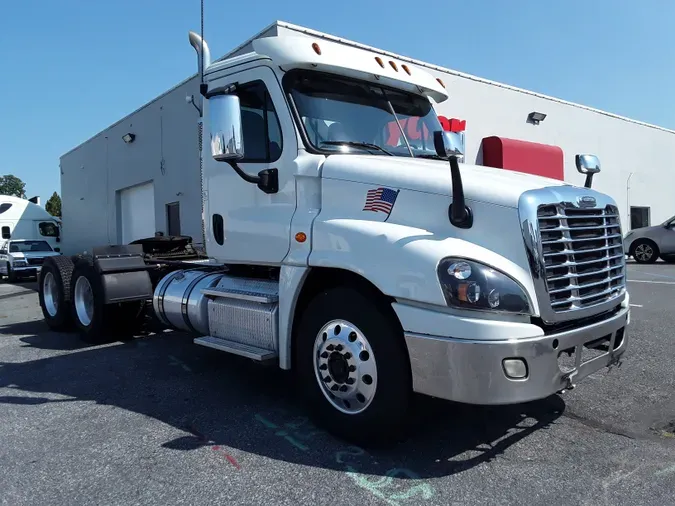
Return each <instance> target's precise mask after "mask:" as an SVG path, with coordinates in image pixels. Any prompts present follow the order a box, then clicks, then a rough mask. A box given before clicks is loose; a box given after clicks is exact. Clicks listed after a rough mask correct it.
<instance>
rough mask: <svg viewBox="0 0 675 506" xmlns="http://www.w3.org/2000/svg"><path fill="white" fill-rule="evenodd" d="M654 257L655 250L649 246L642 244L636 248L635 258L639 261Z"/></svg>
mask: <svg viewBox="0 0 675 506" xmlns="http://www.w3.org/2000/svg"><path fill="white" fill-rule="evenodd" d="M652 255H654V250H653V249H652V247H651V246H650V245H649V244H640V245H639V246H638V247H637V248H635V257H636V258H637V259H638V260H649V259H650V258H652Z"/></svg>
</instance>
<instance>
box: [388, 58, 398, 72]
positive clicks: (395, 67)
mask: <svg viewBox="0 0 675 506" xmlns="http://www.w3.org/2000/svg"><path fill="white" fill-rule="evenodd" d="M389 65H391V68H393V69H394V70H395V71H396V72H398V67H397V66H396V64H395V63H394V62H393V61H391V60H389Z"/></svg>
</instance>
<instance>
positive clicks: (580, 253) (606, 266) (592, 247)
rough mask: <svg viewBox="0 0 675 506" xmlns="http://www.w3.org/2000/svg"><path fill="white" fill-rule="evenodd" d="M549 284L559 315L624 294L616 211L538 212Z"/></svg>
mask: <svg viewBox="0 0 675 506" xmlns="http://www.w3.org/2000/svg"><path fill="white" fill-rule="evenodd" d="M537 221H538V226H539V236H540V237H539V239H540V245H541V257H542V260H543V268H544V276H543V278H544V280H545V282H546V288H547V292H548V295H549V298H550V304H551V309H552V310H553V311H554V312H555V313H560V312H567V311H574V310H578V309H584V308H588V307H592V306H597V305H598V304H602V303H604V302H607V301H609V300H611V299H614V298H616V297H617V296H618V295H620V294H621V293H623V291H624V289H625V257H624V251H623V241H622V234H621V224H620V222H619V210H618V209H617V207H616V206H614V205H607V206H605V207H601V208H580V207H569V206H567V205H565V204H564V203H561V204H548V205H540V206H539V207H538V209H537Z"/></svg>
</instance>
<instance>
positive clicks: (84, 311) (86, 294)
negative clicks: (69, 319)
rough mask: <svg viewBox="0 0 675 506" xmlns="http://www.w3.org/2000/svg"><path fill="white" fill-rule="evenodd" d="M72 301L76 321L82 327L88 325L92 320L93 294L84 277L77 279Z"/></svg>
mask: <svg viewBox="0 0 675 506" xmlns="http://www.w3.org/2000/svg"><path fill="white" fill-rule="evenodd" d="M74 299H75V300H74V303H75V313H76V314H77V319H78V320H80V323H81V324H82V325H84V326H88V325H90V324H91V321H92V319H93V318H94V293H93V292H92V289H91V284H90V283H89V280H88V279H87V278H85V277H84V276H80V277H79V278H77V282H76V283H75V297H74Z"/></svg>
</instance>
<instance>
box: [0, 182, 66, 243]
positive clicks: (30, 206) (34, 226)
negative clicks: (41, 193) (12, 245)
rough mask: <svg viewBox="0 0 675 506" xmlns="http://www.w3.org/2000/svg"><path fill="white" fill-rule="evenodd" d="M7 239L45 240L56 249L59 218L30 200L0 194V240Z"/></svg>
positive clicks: (58, 240)
mask: <svg viewBox="0 0 675 506" xmlns="http://www.w3.org/2000/svg"><path fill="white" fill-rule="evenodd" d="M8 239H27V240H36V241H46V242H47V243H48V244H49V245H50V246H51V248H52V249H54V250H56V251H58V250H59V243H60V242H61V223H60V220H59V218H57V217H55V216H52V215H51V214H49V213H48V212H47V211H46V210H45V208H44V207H42V206H40V205H38V204H36V203H34V202H31V201H30V200H27V199H22V198H19V197H14V196H11V195H0V242H2V241H6V240H8Z"/></svg>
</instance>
